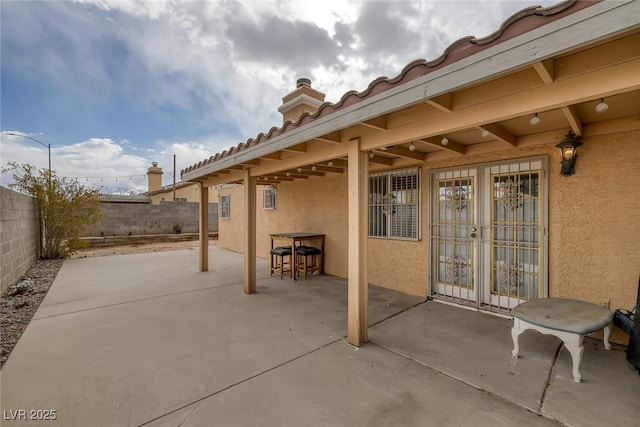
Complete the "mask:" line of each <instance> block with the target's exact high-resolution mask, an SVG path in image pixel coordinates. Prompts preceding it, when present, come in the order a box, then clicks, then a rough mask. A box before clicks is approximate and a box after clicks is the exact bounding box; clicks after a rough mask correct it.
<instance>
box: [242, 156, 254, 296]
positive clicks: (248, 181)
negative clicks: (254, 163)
mask: <svg viewBox="0 0 640 427" xmlns="http://www.w3.org/2000/svg"><path fill="white" fill-rule="evenodd" d="M244 230H245V238H244V293H245V294H254V293H256V179H255V178H253V177H252V176H251V174H250V172H249V169H247V170H245V171H244Z"/></svg>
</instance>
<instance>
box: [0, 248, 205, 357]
mask: <svg viewBox="0 0 640 427" xmlns="http://www.w3.org/2000/svg"><path fill="white" fill-rule="evenodd" d="M209 244H215V241H210V242H209ZM197 246H198V242H169V243H151V244H144V245H129V246H117V247H111V248H96V249H85V250H82V251H78V252H77V253H76V254H74V255H73V256H72V257H71V258H91V257H99V256H109V255H111V256H113V255H126V254H134V253H145V252H160V251H174V250H180V249H190V248H194V247H197ZM62 262H63V260H60V259H56V260H38V261H36V263H35V264H33V265H32V266H31V267H30V268H29V270H27V272H26V273H25V274H24V276H22V277H21V278H20V279H19V280H18V281H17V282H16V283H15V284H13V285H11V286H9V287H8V288H7V289H5V291H4V292H2V295H0V368H2V366H4V364H5V362H6V361H7V359H8V358H9V355H10V354H11V350H13V347H15V345H16V344H17V342H18V340H19V339H20V336H22V333H23V332H24V330H25V329H26V328H27V325H29V322H30V321H31V318H32V317H33V315H34V314H35V312H36V310H37V309H38V307H39V306H40V303H41V302H42V300H43V299H44V297H45V296H46V295H47V292H48V291H49V288H50V287H51V285H52V284H53V281H54V280H55V278H56V276H57V274H58V271H59V270H60V268H61V267H62Z"/></svg>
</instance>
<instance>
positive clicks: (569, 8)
mask: <svg viewBox="0 0 640 427" xmlns="http://www.w3.org/2000/svg"><path fill="white" fill-rule="evenodd" d="M601 1H602V0H590V1H577V0H567V1H563V2H561V3H558V4H556V5H554V6H551V7H547V8H544V7H541V6H531V7H527V8H525V9H523V10H521V11H519V12H517V13H515V14H513V15H511V16H510V17H509V18H507V19H506V20H505V21H504V22H503V23H502V25H500V28H498V29H497V30H496V31H495V32H493V33H491V34H489V35H488V36H486V37H482V38H476V37H474V36H467V37H463V38H461V39H459V40H456V41H455V42H453V43H451V44H450V45H449V46H448V47H447V48H446V49H445V50H444V52H443V53H442V55H440V56H439V57H437V58H436V59H433V60H431V61H427V60H424V59H417V60H415V61H412V62H410V63H409V64H407V65H406V66H405V67H404V69H403V70H402V71H401V72H400V74H398V75H397V76H396V77H393V78H388V77H378V78H377V79H375V80H373V81H372V82H371V83H369V86H368V87H367V88H366V89H365V90H364V91H362V92H358V91H355V90H351V91H349V92H346V93H345V94H344V95H342V98H340V100H339V101H338V102H336V103H331V102H325V103H323V104H322V105H320V107H318V110H317V111H316V112H315V113H303V114H302V115H301V116H300V117H299V118H298V120H296V121H295V122H294V121H291V120H288V121H286V122H285V123H284V124H283V125H282V126H281V127H276V126H274V127H272V128H271V129H270V130H269V131H268V132H267V133H260V134H258V136H256V137H255V138H249V139H248V140H247V141H246V142H241V143H239V144H238V145H236V146H232V147H230V148H229V149H228V150H224V151H223V152H221V153H217V154H215V155H213V156H211V157H209V158H208V159H204V160H202V161H200V162H198V163H196V164H194V165H191V166H189V167H187V168H185V169H183V170H182V171H181V172H180V174H181V175H183V174H184V173H186V172H192V171H195V170H197V169H199V168H201V167H203V166H206V165H209V164H211V163H214V162H216V161H218V160H221V159H224V158H226V157H229V156H231V155H233V154H235V153H238V152H239V151H243V150H246V149H249V148H251V147H253V146H255V145H258V144H260V143H262V142H265V141H267V140H269V139H271V138H274V137H276V136H278V135H282V134H284V133H286V132H288V131H291V130H292V129H296V128H299V127H301V126H304V125H306V124H308V123H310V122H313V121H314V120H316V119H318V118H321V117H325V116H327V115H330V114H333V113H335V112H336V111H339V110H341V109H343V108H345V107H348V106H350V105H353V104H356V103H358V102H360V101H362V100H363V99H366V98H369V97H371V96H374V95H377V94H379V93H382V92H384V91H386V90H388V89H391V88H392V87H395V86H398V85H400V84H403V83H406V82H408V81H411V80H414V79H416V78H418V77H421V76H423V75H425V74H427V73H430V72H432V71H434V70H437V69H438V68H441V67H444V66H446V65H450V64H452V63H454V62H457V61H460V60H461V59H463V58H466V57H469V56H471V55H473V54H476V53H478V52H481V51H482V50H484V49H486V48H487V47H489V46H492V45H494V44H497V43H503V42H504V41H506V40H509V39H511V38H513V37H516V36H519V35H521V34H525V33H527V32H529V31H532V30H534V29H535V28H538V27H541V26H543V25H546V24H548V23H550V22H553V21H555V20H557V19H560V18H562V17H564V16H567V15H570V14H572V13H575V12H577V11H579V10H581V9H584V8H586V7H588V6H591V5H593V4H596V3H599V2H601Z"/></svg>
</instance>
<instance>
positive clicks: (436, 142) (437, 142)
mask: <svg viewBox="0 0 640 427" xmlns="http://www.w3.org/2000/svg"><path fill="white" fill-rule="evenodd" d="M447 139H448V140H449V142H448V143H447V145H444V144H442V138H422V139H419V140H418V142H423V143H425V144H427V145H431V146H432V147H438V148H441V149H443V150H445V151H451V152H454V153H458V154H464V153H465V152H466V148H465V147H464V145H462V144H458V143H457V142H455V141H452V140H451V139H450V138H447Z"/></svg>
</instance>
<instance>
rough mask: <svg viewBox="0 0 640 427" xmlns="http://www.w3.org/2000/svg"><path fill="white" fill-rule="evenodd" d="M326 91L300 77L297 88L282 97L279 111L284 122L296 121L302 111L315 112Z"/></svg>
mask: <svg viewBox="0 0 640 427" xmlns="http://www.w3.org/2000/svg"><path fill="white" fill-rule="evenodd" d="M324 96H325V95H324V93H322V92H319V91H317V90H315V89H313V88H312V87H311V80H309V79H305V78H302V79H298V81H297V82H296V90H294V91H293V92H291V93H290V94H288V95H286V96H285V97H284V98H282V105H281V106H280V108H278V111H279V112H281V113H282V122H283V123H284V122H286V121H287V120H291V121H292V122H295V121H296V120H298V119H299V118H300V116H301V115H302V113H311V114H313V113H315V112H316V111H317V110H318V107H320V105H322V103H323V102H324Z"/></svg>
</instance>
